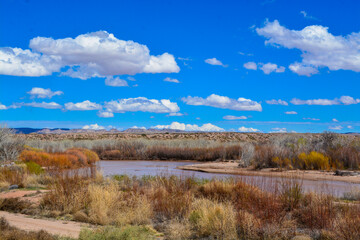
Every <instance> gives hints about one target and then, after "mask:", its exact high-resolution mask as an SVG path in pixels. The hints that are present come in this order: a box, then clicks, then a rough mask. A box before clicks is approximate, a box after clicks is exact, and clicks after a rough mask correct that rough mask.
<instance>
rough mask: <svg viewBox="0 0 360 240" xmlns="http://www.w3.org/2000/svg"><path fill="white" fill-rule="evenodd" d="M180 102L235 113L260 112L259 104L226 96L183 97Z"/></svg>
mask: <svg viewBox="0 0 360 240" xmlns="http://www.w3.org/2000/svg"><path fill="white" fill-rule="evenodd" d="M182 101H183V102H185V103H186V104H188V105H194V106H201V105H202V106H210V107H216V108H224V109H231V110H237V111H259V112H261V111H262V107H261V104H260V103H258V102H255V101H252V100H250V99H246V98H238V99H232V98H229V97H226V96H219V95H216V94H211V95H210V96H208V97H207V98H201V97H191V96H188V97H184V98H182Z"/></svg>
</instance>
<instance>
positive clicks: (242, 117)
mask: <svg viewBox="0 0 360 240" xmlns="http://www.w3.org/2000/svg"><path fill="white" fill-rule="evenodd" d="M223 119H225V120H244V119H247V117H246V116H232V115H226V116H224V117H223Z"/></svg>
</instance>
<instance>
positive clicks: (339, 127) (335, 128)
mask: <svg viewBox="0 0 360 240" xmlns="http://www.w3.org/2000/svg"><path fill="white" fill-rule="evenodd" d="M329 129H330V130H336V131H339V130H341V129H343V127H342V126H340V125H337V126H329Z"/></svg>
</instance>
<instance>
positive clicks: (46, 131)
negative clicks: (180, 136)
mask: <svg viewBox="0 0 360 240" xmlns="http://www.w3.org/2000/svg"><path fill="white" fill-rule="evenodd" d="M13 129H14V130H15V131H16V133H19V134H30V133H38V134H62V133H95V132H96V133H120V132H123V133H167V132H168V133H176V132H184V131H181V130H173V129H153V128H149V129H142V128H129V129H126V130H124V131H119V130H117V129H115V128H113V129H110V130H105V129H103V130H92V129H69V128H51V129H50V128H13Z"/></svg>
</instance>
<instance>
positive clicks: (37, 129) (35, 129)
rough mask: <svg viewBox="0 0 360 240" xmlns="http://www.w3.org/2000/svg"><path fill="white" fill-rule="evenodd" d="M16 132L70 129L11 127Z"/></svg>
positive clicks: (62, 129)
mask: <svg viewBox="0 0 360 240" xmlns="http://www.w3.org/2000/svg"><path fill="white" fill-rule="evenodd" d="M13 129H14V130H15V131H16V133H22V134H29V133H38V132H41V131H49V133H50V132H52V131H57V130H61V131H68V130H70V129H69V128H53V129H48V128H13Z"/></svg>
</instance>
